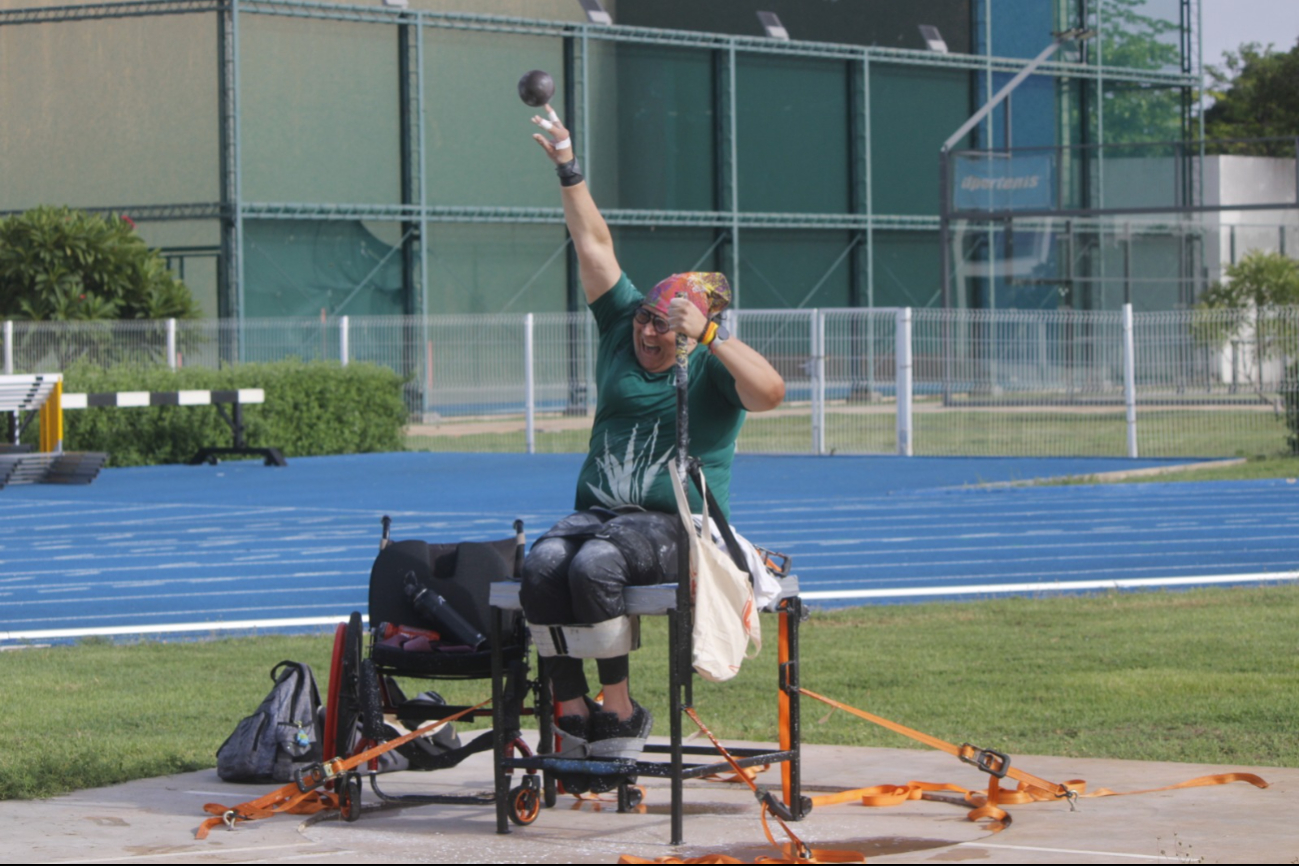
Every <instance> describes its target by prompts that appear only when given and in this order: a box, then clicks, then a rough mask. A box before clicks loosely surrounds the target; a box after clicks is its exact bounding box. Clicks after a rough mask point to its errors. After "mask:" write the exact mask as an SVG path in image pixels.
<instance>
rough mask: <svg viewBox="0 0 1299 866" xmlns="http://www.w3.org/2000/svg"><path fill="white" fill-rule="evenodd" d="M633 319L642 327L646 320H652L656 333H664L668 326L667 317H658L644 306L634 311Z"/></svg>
mask: <svg viewBox="0 0 1299 866" xmlns="http://www.w3.org/2000/svg"><path fill="white" fill-rule="evenodd" d="M635 321H636V324H637V325H640V326H642V327H644V325H645V323H646V322H650V321H652V322H654V333H656V334H666V333H667V332H668V330H669V327H670V326H669V325H668V321H667V319H661V318H659V317H658V316H656V315H654V314H653V313H651V312H650V311H649V310H647V309H645V308H644V307H641V308H640V309H639V310H637V311H636V319H635Z"/></svg>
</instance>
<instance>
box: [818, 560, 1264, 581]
mask: <svg viewBox="0 0 1299 866" xmlns="http://www.w3.org/2000/svg"><path fill="white" fill-rule="evenodd" d="M1286 564H1289V563H1286ZM1276 565H1278V563H1275V562H1254V561H1241V560H1238V559H1233V560H1232V561H1231V562H1224V563H1219V564H1218V565H1216V566H1213V565H1211V564H1205V563H1203V562H1201V563H1192V564H1190V565H1183V566H1175V565H1170V566H1166V567H1163V568H1161V567H1159V566H1126V567H1121V568H1071V569H1067V570H1064V569H1050V570H1043V571H1000V570H995V571H994V572H993V573H992V574H991V575H988V577H1004V578H1021V579H1026V578H1028V579H1031V578H1039V579H1042V580H1046V581H1059V580H1061V579H1062V578H1064V576H1065V575H1078V574H1114V573H1118V574H1136V573H1138V572H1144V573H1149V572H1152V571H1157V570H1159V571H1168V572H1183V573H1185V572H1186V571H1190V570H1195V571H1200V572H1203V571H1204V570H1205V569H1208V568H1213V567H1217V568H1264V569H1266V568H1269V567H1271V566H1276ZM855 568H856V566H853V565H821V566H817V567H816V568H815V569H811V568H809V569H806V570H805V571H804V572H803V578H804V579H805V580H808V579H810V578H812V577H814V576H815V575H817V574H821V573H823V572H827V571H852V570H854V569H855ZM901 570H905V569H901ZM1260 573H1262V574H1267V573H1269V572H1260ZM1270 573H1272V574H1286V573H1288V572H1287V571H1285V570H1279V571H1276V572H1270ZM1170 576H1171V575H1170ZM1205 576H1206V577H1214V576H1216V575H1205ZM977 577H980V575H976V574H968V573H964V572H963V573H959V574H922V575H917V576H915V577H908V576H904V575H888V576H882V577H880V576H877V577H874V578H871V579H869V580H867V581H857V580H850V581H837V582H838V583H863V582H865V583H872V582H874V583H879V582H885V581H887V582H888V583H920V582H922V581H923V582H928V581H933V580H962V579H965V580H969V579H971V578H977ZM1065 579H1067V578H1065ZM1120 579H1121V578H1120ZM1134 579H1137V580H1141V579H1148V578H1134ZM809 585H810V584H809Z"/></svg>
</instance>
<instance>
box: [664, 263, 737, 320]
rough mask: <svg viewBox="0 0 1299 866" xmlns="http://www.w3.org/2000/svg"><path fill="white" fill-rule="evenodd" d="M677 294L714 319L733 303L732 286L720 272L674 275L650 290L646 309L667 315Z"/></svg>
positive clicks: (695, 272) (694, 272)
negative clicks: (670, 303)
mask: <svg viewBox="0 0 1299 866" xmlns="http://www.w3.org/2000/svg"><path fill="white" fill-rule="evenodd" d="M677 295H681V296H682V297H685V298H688V299H689V301H690V303H692V304H694V305H695V307H697V308H698V310H699V312H701V313H703V314H704V315H705V316H709V317H712V316H715V315H717V314H718V313H720V312H721V311H722V310H724V309H726V307H727V305H728V304H730V303H731V284H730V283H728V282H727V281H726V275H725V274H720V273H716V272H704V271H691V272H689V273H685V274H673V275H672V276H670V277H668V278H667V279H666V280H664V281H663V282H661V283H659V284H658V285H657V286H655V287H654V288H652V289H650V291H649V294H647V295H646V296H645V306H647V307H649V308H650V309H652V310H656V311H658V312H659V313H661V314H663V315H665V316H666V315H667V312H668V303H669V302H670V301H671V300H672V299H673V298H675V297H676V296H677Z"/></svg>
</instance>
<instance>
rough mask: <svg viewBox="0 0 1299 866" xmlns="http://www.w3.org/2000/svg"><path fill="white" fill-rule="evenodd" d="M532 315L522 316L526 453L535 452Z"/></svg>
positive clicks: (535, 393) (534, 377)
mask: <svg viewBox="0 0 1299 866" xmlns="http://www.w3.org/2000/svg"><path fill="white" fill-rule="evenodd" d="M533 332H534V328H533V315H532V313H528V314H527V315H525V316H524V317H523V400H524V409H523V415H524V440H525V441H526V443H527V448H528V453H529V454H536V453H537V367H536V363H535V359H534V357H533V351H534V350H533V345H534V344H533Z"/></svg>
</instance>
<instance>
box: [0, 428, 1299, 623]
mask: <svg viewBox="0 0 1299 866" xmlns="http://www.w3.org/2000/svg"><path fill="white" fill-rule="evenodd" d="M580 459H581V458H580V457H579V456H577V455H533V456H528V455H521V454H520V455H516V454H507V455H487V454H422V453H408V454H375V455H357V456H347V457H317V458H298V459H294V460H291V461H290V465H289V466H288V467H286V468H283V469H273V468H266V467H263V466H261V465H260V463H258V462H228V463H223V464H221V465H219V466H215V467H212V466H200V467H189V466H158V467H148V468H140V469H115V470H106V471H105V472H104V473H102V474H101V476H100V477H99V479H98V480H97V481H95V482H94V484H92V485H90V486H88V487H63V486H46V485H37V486H21V487H8V488H5V489H3V490H0V643H12V642H22V641H49V640H67V639H72V638H75V637H78V636H82V635H88V634H153V635H166V634H172V633H174V634H181V635H184V634H188V635H194V634H202V633H208V632H213V631H246V630H251V629H260V630H265V629H274V630H281V629H287V630H298V631H301V630H313V631H314V630H319V629H321V628H322V627H325V626H326V625H327V624H328V623H332V622H337V621H338V620H339V619H341V618H345V617H346V616H347V615H348V614H349V613H350V612H351V611H352V610H364V609H365V605H366V594H367V588H368V581H369V569H370V565H371V563H372V562H373V559H374V555H375V553H376V551H377V543H378V539H379V521H380V517H381V516H382V515H384V514H388V515H391V516H392V518H393V537H394V538H420V539H424V540H428V541H460V540H484V539H491V538H503V537H506V536H509V535H510V534H511V528H510V524H511V521H512V520H513V519H514V518H515V517H521V518H523V519H524V521H525V522H526V524H527V528H528V533H529V536H530V537H532V538H535V537H536V535H538V534H539V533H540V532H542V531H543V530H544V529H546V528H547V527H548V526H549V525H550V524H551V523H553V522H554V521H555V520H556V519H558V518H559V517H561V516H563V515H564V514H566V513H568V511H569V507H570V505H571V502H572V491H573V484H574V479H575V478H576V475H577V468H578V465H579V463H580ZM1167 462H1169V461H1157V460H1141V461H1129V460H1119V459H1001V458H895V457H833V458H813V457H763V456H753V455H743V456H740V457H738V458H737V459H736V466H735V479H734V481H733V484H732V496H731V498H732V503H733V506H732V507H733V509H734V514H733V515H732V517H733V521H734V523H735V525H736V526H737V528H739V529H740V530H741V531H742V532H744V534H745V535H747V536H748V537H749V538H750V539H751V540H753V541H754V542H756V543H758V544H761V545H763V546H766V547H770V548H773V549H776V550H780V551H783V552H786V553H789V554H791V555H792V556H793V558H794V566H795V569H794V570H795V571H796V572H797V574H798V575H799V578H800V585H801V587H802V590H803V594H804V598H806V599H808V600H810V601H811V602H813V603H815V604H818V605H842V604H859V603H866V602H879V601H905V600H917V599H925V598H949V599H950V598H962V597H986V596H990V595H994V594H998V593H1006V592H1021V593H1042V592H1053V591H1093V590H1097V589H1102V588H1113V587H1119V588H1139V587H1153V586H1188V585H1196V584H1205V583H1256V582H1267V581H1276V580H1293V579H1296V577H1299V571H1297V569H1299V486H1296V485H1294V484H1290V483H1287V482H1286V481H1285V480H1278V481H1254V482H1212V483H1197V484H1188V483H1177V484H1138V485H1107V486H1062V487H1011V486H997V487H987V486H976V485H980V484H983V483H988V482H1001V481H1015V480H1029V479H1033V478H1040V477H1048V476H1059V475H1069V474H1090V473H1095V472H1105V471H1112V470H1116V469H1133V468H1142V467H1146V466H1155V465H1160V464H1161V463H1167Z"/></svg>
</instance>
